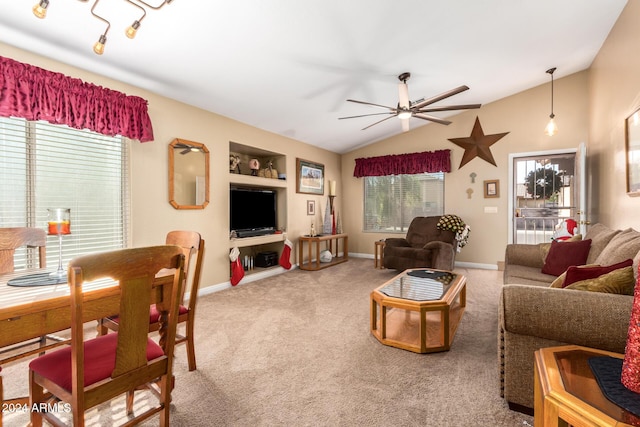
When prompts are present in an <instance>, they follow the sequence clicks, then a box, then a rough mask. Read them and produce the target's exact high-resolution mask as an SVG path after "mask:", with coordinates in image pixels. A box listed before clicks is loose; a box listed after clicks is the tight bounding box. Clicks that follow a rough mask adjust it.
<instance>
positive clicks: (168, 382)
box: [159, 375, 173, 427]
mask: <svg viewBox="0 0 640 427" xmlns="http://www.w3.org/2000/svg"><path fill="white" fill-rule="evenodd" d="M172 383H173V381H172V378H170V377H169V376H168V375H163V376H162V378H161V379H160V384H159V387H160V404H161V405H162V409H161V410H160V427H169V418H170V417H169V415H170V413H171V410H170V409H171V388H172Z"/></svg>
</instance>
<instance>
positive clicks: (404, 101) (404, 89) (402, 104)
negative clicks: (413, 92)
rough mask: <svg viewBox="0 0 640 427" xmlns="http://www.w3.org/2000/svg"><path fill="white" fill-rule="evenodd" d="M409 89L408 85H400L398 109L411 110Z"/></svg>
mask: <svg viewBox="0 0 640 427" xmlns="http://www.w3.org/2000/svg"><path fill="white" fill-rule="evenodd" d="M409 104H410V103H409V87H408V86H407V84H406V83H404V82H403V83H398V107H399V108H405V109H408V108H409Z"/></svg>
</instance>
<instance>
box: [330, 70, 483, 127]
mask: <svg viewBox="0 0 640 427" xmlns="http://www.w3.org/2000/svg"><path fill="white" fill-rule="evenodd" d="M409 77H411V73H402V74H400V75H399V76H398V80H400V83H399V84H398V106H397V107H388V106H386V105H380V104H374V103H372V102H366V101H357V100H355V99H347V101H348V102H355V103H358V104H365V105H373V106H374V107H380V108H386V109H387V110H389V111H387V112H385V113H372V114H362V115H359V116H349V117H339V120H343V119H355V118H358V117H368V116H380V115H388V117H385V118H384V119H382V120H378V121H377V122H375V123H372V124H370V125H369V126H366V127H364V128H362V130H365V129H369V128H370V127H372V126H375V125H377V124H378V123H382V122H384V121H385V120H389V119H390V118H392V117H397V118H399V119H400V120H402V130H403V131H404V132H406V131H408V130H409V119H410V118H411V117H415V118H418V119H422V120H427V121H430V122H435V123H440V124H443V125H448V124H450V123H451V122H450V121H448V120H443V119H440V118H438V117H435V116H432V115H430V114H428V113H433V112H436V111H451V110H470V109H473V108H480V106H481V104H464V105H448V106H441V107H431V108H427V107H429V106H430V105H431V104H435V103H436V102H438V101H441V100H443V99H445V98H448V97H450V96H453V95H457V94H459V93H460V92H464V91H465V90H468V89H469V87H468V86H459V87H457V88H455V89H451V90H449V91H447V92H444V93H441V94H440V95H436V96H434V97H431V98H428V99H424V98H421V99H418V100H416V101H409V87H408V86H407V80H409Z"/></svg>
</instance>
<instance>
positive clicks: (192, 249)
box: [100, 230, 204, 371]
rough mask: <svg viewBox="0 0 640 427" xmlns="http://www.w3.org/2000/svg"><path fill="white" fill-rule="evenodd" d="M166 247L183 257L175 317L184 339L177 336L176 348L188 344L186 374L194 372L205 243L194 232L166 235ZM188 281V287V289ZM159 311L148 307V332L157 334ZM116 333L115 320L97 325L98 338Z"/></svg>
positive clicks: (180, 335)
mask: <svg viewBox="0 0 640 427" xmlns="http://www.w3.org/2000/svg"><path fill="white" fill-rule="evenodd" d="M165 242H166V244H168V245H176V246H180V247H181V248H182V251H183V253H184V255H185V267H184V271H185V275H184V285H183V287H182V290H181V293H180V307H179V314H178V323H179V324H180V323H184V324H185V333H184V335H182V334H180V333H176V344H182V343H186V344H187V361H188V364H189V370H190V371H194V370H196V368H197V366H196V352H195V344H194V323H195V314H196V302H197V301H198V289H199V287H200V276H201V272H202V260H203V259H204V239H203V238H202V237H201V236H200V233H197V232H195V231H182V230H176V231H170V232H169V233H168V234H167V237H166V240H165ZM194 263H195V269H194V270H193V273H192V272H191V271H192V270H191V267H192V266H193V264H194ZM190 277H191V285H190V286H187V284H188V280H189V278H190ZM187 288H188V289H189V303H188V305H185V304H184V296H185V292H186V289H187ZM158 320H159V319H158V310H157V309H156V307H154V306H151V309H150V313H149V332H153V331H157V330H158V328H159V327H160V323H159V321H158ZM109 329H110V330H112V331H117V330H118V317H110V318H105V319H102V320H101V321H100V334H101V335H104V334H106V333H107V332H108V330H109Z"/></svg>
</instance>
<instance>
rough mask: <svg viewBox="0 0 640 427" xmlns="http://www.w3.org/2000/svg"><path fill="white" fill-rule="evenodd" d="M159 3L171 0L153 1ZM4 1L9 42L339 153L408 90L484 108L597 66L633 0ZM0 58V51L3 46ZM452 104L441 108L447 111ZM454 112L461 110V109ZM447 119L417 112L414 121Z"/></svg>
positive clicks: (373, 133)
mask: <svg viewBox="0 0 640 427" xmlns="http://www.w3.org/2000/svg"><path fill="white" fill-rule="evenodd" d="M145 1H146V3H148V4H151V5H152V6H159V5H161V4H162V0H155V1H152V0H145ZM36 2H37V1H36V0H11V1H8V0H6V1H3V2H2V3H0V42H4V43H6V44H9V45H13V46H16V47H19V48H22V49H25V50H28V51H32V52H35V53H38V54H40V55H43V56H46V57H50V58H53V59H56V60H58V61H61V62H64V63H68V64H72V65H74V66H77V67H79V68H82V69H86V70H89V71H92V72H95V73H97V74H101V75H104V76H107V77H110V78H114V79H116V80H120V81H123V82H126V83H129V84H132V85H135V86H138V87H141V88H144V89H147V90H149V91H151V92H154V93H158V94H161V95H164V96H167V97H169V98H172V99H176V100H178V101H182V102H184V103H187V104H190V105H194V106H197V107H200V108H203V109H205V110H209V111H212V112H215V113H217V114H221V115H224V116H227V117H230V118H233V119H235V120H238V121H241V122H244V123H247V124H249V125H252V126H255V127H258V128H261V129H265V130H268V131H271V132H274V133H277V134H281V135H284V136H287V137H291V138H294V139H297V140H300V141H302V142H305V143H308V144H312V145H316V146H319V147H322V148H325V149H328V150H331V151H334V152H337V153H344V152H348V151H350V150H353V149H355V148H357V147H360V146H364V145H367V144H370V143H372V142H375V141H378V140H381V139H383V138H387V137H390V136H393V135H396V134H398V133H400V132H402V127H401V124H400V121H399V120H396V119H395V118H393V119H391V120H386V121H384V122H383V123H380V124H378V125H376V126H373V127H370V128H368V129H366V130H361V129H362V128H363V127H366V126H368V125H370V124H372V123H374V122H375V121H377V120H379V119H380V118H383V116H372V117H364V118H355V119H349V120H338V118H339V117H343V116H353V115H360V114H369V113H379V112H385V111H387V110H384V109H381V108H379V107H374V106H369V105H363V104H357V103H349V102H346V100H347V99H349V98H351V99H357V100H362V101H367V102H371V103H375V104H381V105H385V106H390V107H396V104H397V102H398V86H397V83H398V75H399V74H401V73H403V72H410V73H411V78H410V80H409V81H408V82H407V83H408V86H409V98H410V100H411V101H414V100H416V99H419V98H429V97H431V96H434V95H438V94H440V93H443V92H446V91H448V90H450V89H452V88H455V87H458V86H460V85H467V86H469V87H470V89H469V90H467V91H464V92H462V93H460V94H457V95H455V96H452V97H451V98H448V99H447V100H443V101H440V102H438V103H435V104H434V106H438V105H448V104H472V103H481V104H486V103H489V102H492V101H495V100H497V99H500V98H503V97H505V96H509V95H512V94H514V93H517V92H520V91H523V90H526V89H528V88H531V87H534V86H537V85H540V84H543V83H547V82H548V81H549V75H548V74H546V73H545V71H546V70H547V69H549V68H551V67H557V71H556V72H555V74H554V77H555V78H556V79H557V78H560V77H563V76H566V75H569V74H572V73H575V72H578V71H581V70H584V69H586V68H588V67H589V66H590V64H591V62H592V60H593V58H594V57H595V55H596V53H597V52H598V50H599V49H600V47H601V45H602V43H603V42H604V40H605V39H606V37H607V35H608V33H609V31H610V29H611V28H612V26H613V25H614V23H615V21H616V19H617V18H618V16H619V14H620V12H621V11H622V9H623V8H624V6H625V4H626V0H588V1H585V0H563V1H557V0H536V1H527V0H482V1H478V0H440V1H434V0H405V1H402V2H390V1H383V0H348V1H345V0H340V1H338V0H305V1H294V0H244V1H225V2H217V1H207V0H173V1H171V2H170V3H168V4H166V5H164V6H163V7H162V8H160V9H158V10H152V9H148V11H147V15H146V17H145V18H144V20H143V21H142V23H141V26H140V28H139V30H138V34H137V36H136V37H135V39H133V40H130V39H128V38H127V37H125V34H124V32H125V29H126V28H127V27H128V26H129V25H131V23H132V22H133V21H134V20H135V19H138V18H139V17H140V15H141V13H140V10H139V9H138V8H136V7H135V6H132V5H131V4H130V2H129V1H126V0H101V1H100V2H99V4H97V5H96V6H95V9H94V10H95V12H96V13H97V14H99V15H101V16H103V17H104V18H106V19H108V20H110V22H111V28H110V30H109V33H108V37H107V43H106V44H105V52H104V54H103V55H101V56H98V55H96V54H94V53H93V51H92V46H93V44H94V43H95V42H96V41H97V40H98V38H99V36H100V35H101V34H102V33H103V32H104V30H105V27H106V25H105V24H104V23H103V22H102V21H100V20H99V19H97V18H95V17H93V16H92V15H91V7H92V6H93V5H94V3H95V2H94V0H89V1H78V0H50V5H49V8H48V13H47V17H46V18H45V19H43V20H40V19H38V18H36V17H35V16H34V15H33V13H32V10H31V9H32V7H33V5H34V4H35V3H36ZM0 55H2V52H1V51H0ZM451 114H452V113H451V112H438V113H433V115H435V116H437V117H441V118H443V117H447V116H449V115H451ZM453 114H455V112H454V113H453ZM424 125H428V126H442V125H441V124H432V123H430V122H427V121H423V120H419V119H415V118H412V119H410V126H411V128H415V127H417V126H424Z"/></svg>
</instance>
